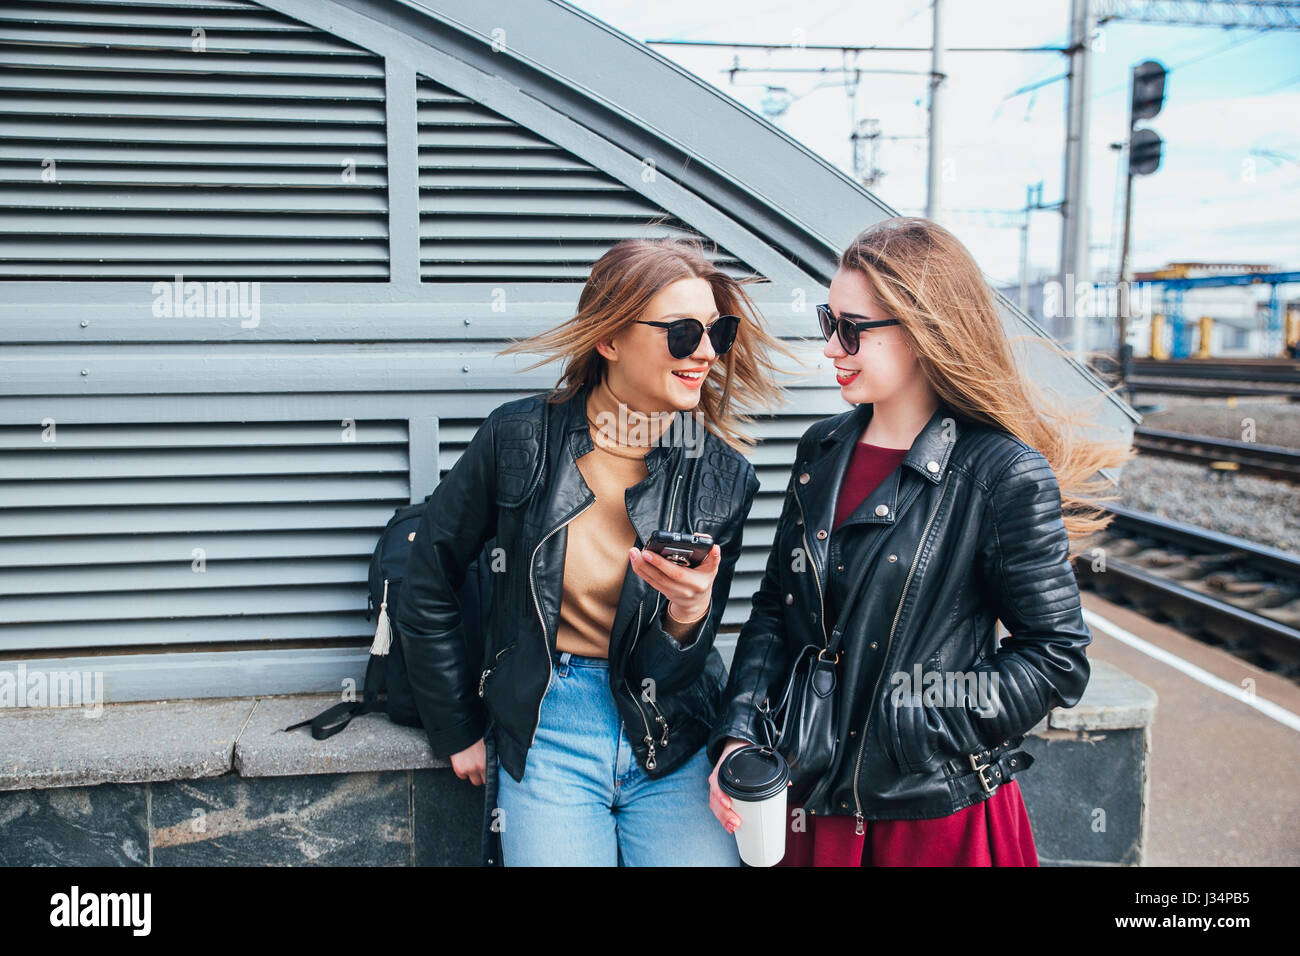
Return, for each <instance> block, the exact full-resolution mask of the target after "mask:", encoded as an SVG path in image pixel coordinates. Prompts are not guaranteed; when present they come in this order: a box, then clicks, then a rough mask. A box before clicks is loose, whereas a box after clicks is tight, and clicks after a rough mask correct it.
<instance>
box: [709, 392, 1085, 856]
mask: <svg viewBox="0 0 1300 956" xmlns="http://www.w3.org/2000/svg"><path fill="white" fill-rule="evenodd" d="M871 414H872V406H871V405H870V404H865V405H859V406H856V407H855V408H854V409H852V410H850V411H847V412H844V413H843V414H840V415H836V416H833V417H830V418H827V419H824V420H822V421H820V422H818V423H816V424H814V425H813V426H812V427H810V428H809V429H808V430H807V432H805V434H804V436H803V438H802V439H801V440H800V442H799V446H798V451H797V454H796V461H795V463H794V468H793V470H792V471H791V474H790V482H789V485H788V488H787V491H786V497H785V503H784V507H783V509H782V512H781V517H780V519H779V523H778V527H777V530H776V536H775V539H774V542H773V546H772V550H771V553H770V555H769V558H768V561H767V568H766V572H765V574H764V577H763V580H762V584H761V586H760V587H759V589H758V592H757V593H756V594H755V595H754V597H753V607H752V611H751V614H750V617H749V620H748V621H747V622H746V624H745V625H744V627H743V628H742V630H741V633H740V636H739V638H738V643H737V647H736V651H735V656H734V659H733V661H732V665H731V672H730V676H729V680H728V683H727V687H726V691H725V693H724V712H723V714H722V717H721V718H720V719H719V721H718V722H717V724H716V725H715V727H714V730H713V733H712V735H711V736H710V742H709V754H710V758H711V759H712V760H713V761H715V762H716V760H717V758H718V756H719V754H720V752H721V749H722V746H723V744H724V743H725V741H726V738H728V737H737V738H740V739H744V740H748V741H751V742H755V743H764V742H767V739H766V735H765V734H764V732H763V730H762V725H761V723H760V721H759V710H760V708H761V709H763V710H770V709H772V707H773V706H774V703H775V700H776V698H777V695H779V694H780V692H781V690H782V688H783V687H784V686H785V681H786V678H787V676H788V669H789V667H790V666H791V664H792V662H793V661H794V659H795V656H796V654H798V653H799V651H800V650H801V649H802V648H805V647H806V646H807V645H814V646H815V647H817V648H823V647H825V646H826V645H827V644H828V643H831V641H832V637H833V636H834V634H835V633H839V634H841V635H842V643H841V645H840V647H841V657H840V661H839V663H838V664H837V666H836V672H837V693H838V694H839V698H838V708H839V709H838V712H837V720H836V722H837V725H838V726H837V737H838V741H837V743H836V746H835V754H834V758H833V761H832V765H831V767H830V769H829V770H827V771H826V772H825V773H824V774H823V775H822V776H821V778H820V779H819V780H818V782H817V784H816V785H815V786H814V787H813V789H812V790H811V792H810V794H809V796H808V798H807V800H806V801H805V802H804V807H805V809H807V810H808V811H809V812H810V813H813V814H831V813H838V814H853V815H855V816H856V817H857V819H858V823H859V832H861V829H862V826H863V821H864V820H867V819H916V818H923V817H940V816H947V815H949V814H951V813H954V812H956V811H958V810H960V809H962V808H963V807H967V806H970V805H971V804H973V803H975V802H977V801H980V800H984V799H987V798H988V797H989V796H990V795H991V794H992V793H993V792H994V791H995V790H996V788H997V786H998V785H999V784H1000V783H1003V782H1005V781H1006V780H1008V779H1009V778H1010V777H1011V776H1012V774H1014V773H1016V772H1019V771H1020V770H1023V769H1025V768H1027V767H1028V766H1029V764H1030V763H1032V759H1033V758H1032V757H1031V756H1030V755H1029V754H1027V753H1026V752H1024V751H1021V750H1016V749H1015V747H1016V746H1017V745H1018V744H1019V743H1020V742H1021V740H1022V739H1023V736H1024V734H1025V733H1026V732H1027V731H1029V730H1030V729H1031V728H1032V727H1033V726H1034V725H1035V724H1037V723H1038V722H1039V721H1040V720H1041V719H1042V718H1043V717H1044V716H1045V715H1046V714H1047V712H1048V711H1049V710H1050V709H1051V708H1053V707H1061V706H1064V707H1070V706H1073V705H1074V704H1075V703H1076V702H1077V701H1078V699H1079V697H1080V696H1081V695H1082V693H1083V690H1084V687H1085V685H1086V684H1087V681H1088V675H1089V667H1088V660H1087V657H1086V655H1085V652H1084V649H1085V647H1086V646H1087V645H1088V644H1089V643H1090V642H1091V634H1090V632H1089V631H1088V628H1087V626H1086V625H1085V623H1084V621H1083V616H1082V606H1081V603H1080V600H1079V591H1078V586H1077V583H1076V580H1075V576H1074V571H1073V568H1072V567H1071V566H1070V563H1069V560H1068V557H1067V551H1068V539H1067V536H1066V532H1065V526H1064V524H1063V522H1062V517H1061V501H1060V492H1059V488H1058V485H1057V482H1056V477H1055V475H1054V474H1053V472H1052V470H1051V468H1050V467H1049V465H1048V463H1047V460H1046V459H1045V458H1044V456H1043V455H1042V454H1041V453H1040V452H1038V451H1037V450H1035V449H1034V448H1032V447H1030V446H1029V445H1027V444H1025V443H1024V442H1022V441H1020V440H1019V439H1017V438H1015V437H1014V436H1012V435H1010V434H1009V433H1007V432H1004V431H1002V430H1000V429H996V428H992V427H989V426H986V425H983V424H980V423H976V422H972V421H970V420H968V419H964V418H962V417H960V416H958V415H957V414H956V413H955V412H954V411H953V410H952V409H951V408H949V407H948V406H947V405H945V404H941V405H940V407H939V408H938V409H937V410H936V411H935V413H934V415H933V417H932V418H931V419H930V421H929V422H928V424H927V425H926V426H925V428H924V429H923V430H922V431H921V433H920V434H919V435H918V436H917V438H916V439H915V441H914V442H913V443H912V446H911V448H910V449H909V451H908V453H907V455H906V456H905V458H904V459H903V462H902V464H901V465H900V466H899V467H898V468H897V469H895V470H894V472H893V473H891V474H890V475H889V476H887V477H886V478H885V479H884V481H883V482H882V483H881V484H880V486H879V487H877V488H876V489H875V490H874V491H873V492H872V493H871V494H869V495H868V496H867V497H866V499H865V500H864V501H863V502H862V503H861V504H860V505H859V506H858V507H857V508H856V509H855V510H854V511H853V512H852V514H850V515H849V517H848V518H846V519H845V521H844V522H843V524H841V525H840V526H839V527H838V528H835V529H834V531H832V530H831V527H832V522H833V520H834V514H835V506H836V498H837V496H838V493H839V489H840V486H841V484H842V483H843V479H844V474H845V471H846V469H847V465H848V462H849V458H850V456H851V454H852V451H853V447H854V444H855V443H856V442H857V441H858V440H859V439H860V436H861V435H862V433H863V430H864V429H865V428H866V426H867V423H868V422H869V421H870V419H871ZM850 582H852V585H851V587H852V588H856V589H858V591H857V596H856V598H855V603H854V604H853V605H852V606H851V607H849V608H848V616H847V618H846V619H840V620H837V621H836V622H835V623H834V627H833V631H832V633H828V632H827V629H826V625H825V623H824V619H825V615H826V594H827V588H828V587H830V586H832V585H834V586H835V587H836V588H837V590H836V592H835V593H837V594H838V593H847V592H844V591H843V590H842V589H844V588H847V587H849V586H850V585H849V583H850ZM997 620H1001V621H1002V622H1003V623H1004V624H1005V625H1006V626H1007V628H1008V630H1009V632H1010V634H1009V636H1008V637H1007V638H1005V639H1004V640H1003V641H1002V642H1001V645H1000V646H998V642H997V637H996V631H995V622H996V621H997Z"/></svg>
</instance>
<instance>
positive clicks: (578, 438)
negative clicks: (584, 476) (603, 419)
mask: <svg viewBox="0 0 1300 956" xmlns="http://www.w3.org/2000/svg"><path fill="white" fill-rule="evenodd" d="M591 389H592V386H591V385H589V384H588V385H583V386H582V388H580V389H579V390H578V391H577V392H576V393H574V395H573V396H571V397H570V398H569V399H568V400H567V401H565V402H564V403H563V404H562V405H561V408H562V410H563V414H562V416H561V418H562V422H563V424H562V425H561V428H562V431H561V436H562V437H563V439H564V444H565V445H566V447H567V448H568V449H569V451H570V453H571V454H572V455H573V458H574V460H575V461H576V460H577V459H579V458H581V457H582V456H583V455H585V454H587V452H589V451H592V450H593V449H594V448H595V447H596V443H595V441H593V440H592V437H591V423H590V422H588V421H587V399H588V398H589V397H590V395H591ZM680 417H681V413H680V412H675V413H674V418H673V421H672V422H671V423H670V425H669V426H668V427H666V428H665V429H664V430H663V435H662V436H661V439H662V441H663V444H655V445H652V446H651V447H650V450H649V451H647V452H646V455H645V466H646V471H647V472H649V473H650V474H651V475H653V474H655V473H656V472H657V471H658V470H659V469H660V468H662V467H663V465H664V463H665V462H666V461H668V460H669V459H670V458H672V457H673V455H674V449H675V448H680V445H681V443H680V442H679V441H675V440H670V439H671V436H674V435H675V434H676V433H677V428H678V426H679V425H680V424H682V423H681V422H680V421H678V419H679V418H680Z"/></svg>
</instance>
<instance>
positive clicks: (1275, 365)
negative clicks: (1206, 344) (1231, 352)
mask: <svg viewBox="0 0 1300 956" xmlns="http://www.w3.org/2000/svg"><path fill="white" fill-rule="evenodd" d="M1126 382H1127V385H1128V387H1129V388H1130V389H1132V390H1134V391H1143V392H1177V393H1181V394H1190V395H1283V396H1287V397H1289V398H1292V399H1295V400H1300V360H1296V359H1282V358H1268V359H1213V358H1209V359H1196V358H1185V359H1152V358H1137V359H1133V364H1132V365H1131V366H1130V368H1129V375H1128V378H1127V379H1126Z"/></svg>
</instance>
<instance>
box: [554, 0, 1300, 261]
mask: <svg viewBox="0 0 1300 956" xmlns="http://www.w3.org/2000/svg"><path fill="white" fill-rule="evenodd" d="M575 6H578V7H579V8H581V9H583V10H585V11H586V12H588V13H589V14H591V15H593V16H595V17H597V18H599V19H601V20H603V21H604V22H606V23H608V24H609V25H611V26H613V27H614V28H615V29H617V30H620V31H621V32H623V33H626V34H628V35H629V36H631V37H633V38H634V39H637V40H640V41H643V42H644V41H648V40H662V39H682V40H710V41H723V42H758V43H774V44H792V43H794V42H797V41H799V40H802V42H803V43H806V44H819V43H825V44H851V45H872V44H876V45H882V46H923V47H928V46H929V44H930V40H931V21H932V16H931V12H930V3H929V2H928V0H891V2H884V0H801V2H799V3H792V2H790V0H782V2H771V0H744V2H740V0H712V2H710V3H708V4H701V3H699V2H698V0H656V2H655V3H652V4H651V3H636V4H629V3H627V2H626V0H576V2H575ZM701 11H703V12H701ZM945 11H946V14H945V23H946V27H945V31H946V39H947V45H948V46H972V47H983V46H998V47H1036V46H1064V45H1065V43H1066V42H1067V40H1068V30H1069V13H1070V4H1069V0H947V3H946V4H945ZM653 49H655V50H656V51H657V52H659V53H660V54H662V55H664V56H666V57H668V58H669V59H672V60H674V61H675V62H677V63H678V64H680V65H681V66H682V67H684V68H686V69H688V70H690V71H691V72H693V73H695V74H696V75H697V76H699V77H701V78H702V79H704V80H706V81H708V82H710V83H712V84H714V85H715V86H717V87H718V88H719V89H720V90H722V91H723V92H724V93H726V94H727V95H729V96H731V97H733V98H734V99H736V100H737V101H739V102H740V103H742V104H744V105H745V106H747V107H749V108H750V109H752V110H754V111H755V112H758V113H761V112H762V104H763V101H764V99H765V97H767V96H768V91H767V87H768V86H783V87H785V88H786V89H787V91H788V94H789V96H790V98H791V102H790V104H789V106H788V107H787V108H786V110H785V112H784V114H783V115H782V116H780V117H779V118H777V119H776V120H775V122H776V123H777V124H778V125H780V126H781V127H782V128H783V129H784V130H785V131H786V132H787V133H788V134H790V135H791V136H793V137H795V138H796V139H798V140H799V141H800V142H802V143H803V144H804V145H805V146H807V147H808V148H810V149H812V150H813V151H815V152H817V153H818V154H820V155H821V156H823V157H824V158H825V159H826V160H828V161H829V162H831V163H833V164H834V165H836V166H838V167H839V168H841V169H842V170H844V171H845V172H846V173H851V171H852V157H851V147H850V141H849V132H850V129H851V128H852V122H851V116H852V115H853V114H852V107H851V101H850V97H849V96H848V95H847V89H846V86H845V85H844V84H843V83H842V82H838V77H832V76H830V75H824V76H823V75H820V74H809V73H793V74H792V73H772V72H751V73H740V74H738V75H737V76H736V77H735V81H734V84H733V82H732V80H731V78H729V77H728V75H727V74H726V72H725V70H726V69H727V68H728V67H729V66H731V65H732V62H733V57H734V56H735V55H736V52H737V51H733V50H723V49H707V48H703V49H702V48H687V47H679V46H661V45H653ZM1093 49H1094V55H1093V57H1092V60H1091V82H1090V87H1091V112H1090V130H1089V148H1088V173H1089V175H1088V180H1089V187H1088V188H1089V195H1088V206H1089V210H1090V233H1091V243H1090V244H1091V246H1092V259H1091V262H1092V269H1093V277H1094V278H1099V277H1100V276H1101V274H1102V273H1103V272H1110V273H1112V274H1113V271H1114V269H1115V267H1116V266H1117V265H1118V261H1119V245H1120V236H1121V233H1122V222H1123V220H1122V210H1123V182H1124V180H1123V176H1122V173H1121V170H1120V166H1119V154H1118V153H1117V152H1116V151H1115V150H1113V149H1112V148H1111V144H1112V143H1116V142H1119V141H1122V140H1123V139H1124V138H1125V136H1126V134H1127V128H1128V84H1129V73H1130V71H1131V69H1132V67H1133V66H1134V65H1136V64H1137V63H1139V62H1141V61H1143V60H1147V59H1153V60H1156V61H1158V62H1160V63H1162V64H1163V65H1164V66H1165V67H1166V68H1167V69H1168V70H1169V75H1168V77H1167V79H1166V84H1165V104H1164V108H1163V110H1162V111H1161V112H1160V114H1159V115H1157V116H1156V117H1154V118H1153V119H1149V120H1142V121H1139V125H1140V126H1142V125H1145V126H1149V127H1150V128H1152V129H1154V130H1155V131H1156V132H1157V133H1158V134H1159V135H1160V136H1161V137H1162V139H1163V140H1164V144H1165V147H1164V156H1163V158H1162V160H1161V166H1160V168H1159V169H1158V170H1157V171H1156V172H1155V173H1154V174H1152V175H1150V176H1142V177H1138V178H1136V179H1135V181H1134V186H1133V196H1134V203H1133V230H1132V240H1131V244H1132V254H1131V255H1132V267H1133V269H1134V271H1138V272H1140V271H1144V270H1148V269H1155V268H1159V267H1161V266H1163V265H1165V264H1166V263H1167V262H1171V261H1213V262H1237V263H1263V264H1268V265H1274V266H1278V267H1281V268H1284V269H1289V270H1300V31H1281V30H1274V31H1255V30H1244V29H1233V30H1225V29H1223V28H1221V27H1194V26H1182V25H1164V24H1146V23H1134V22H1118V21H1116V22H1111V23H1109V24H1107V25H1105V26H1103V27H1101V28H1100V31H1099V33H1098V35H1097V36H1096V38H1095V39H1094V43H1093ZM739 56H740V60H739V62H740V65H741V66H742V67H745V68H749V69H756V68H760V67H775V68H787V67H801V68H804V69H807V68H819V67H828V68H838V67H839V66H840V65H841V63H842V62H843V61H842V59H841V54H840V53H839V52H836V51H807V50H802V51H801V50H795V49H790V50H781V51H775V52H771V53H768V52H764V51H758V50H746V51H740V52H739ZM929 65H930V57H929V54H928V53H885V52H880V53H874V54H872V53H867V54H863V55H861V57H860V58H859V60H858V66H859V67H861V68H863V69H865V70H883V71H891V70H892V71H919V72H917V73H897V72H892V73H891V72H884V73H866V74H864V75H863V77H862V81H861V83H860V85H859V86H858V88H857V94H856V104H855V105H856V116H857V118H858V119H863V118H874V119H877V120H879V122H880V132H881V133H882V135H883V136H884V137H899V138H897V139H882V140H881V141H880V146H879V152H878V156H877V160H876V161H877V165H878V167H879V168H880V169H881V170H882V171H883V173H884V175H883V176H882V177H881V179H880V180H879V182H878V183H877V184H876V185H875V186H874V187H873V191H874V192H875V193H876V195H878V196H879V197H880V198H881V199H883V200H884V201H885V202H887V203H888V204H889V205H891V206H892V207H894V208H895V209H897V210H898V211H899V212H900V213H902V214H904V215H922V214H924V209H925V198H926V197H925V193H926V168H927V166H926V164H927V149H928V145H927V138H926V131H927V127H928V120H927V109H926V108H927V104H928V98H929V97H928V92H927V79H928V78H927V76H926V75H924V74H927V73H928V71H929ZM1066 68H1067V60H1066V58H1065V57H1064V56H1063V55H1062V54H1059V53H1054V52H1049V53H957V52H950V53H949V54H948V55H947V63H946V72H947V74H948V80H947V84H946V93H945V97H946V99H945V100H944V108H943V110H942V115H943V135H944V140H945V142H944V150H943V153H944V157H945V159H946V160H947V178H948V179H949V180H950V181H948V182H945V183H944V184H943V187H942V188H943V192H942V199H941V207H940V213H939V215H938V216H936V218H937V219H938V220H939V221H940V222H941V223H943V224H944V225H945V226H947V227H948V228H949V229H951V230H952V231H953V232H954V233H956V235H957V236H958V238H960V239H961V240H962V241H963V242H964V243H965V244H966V245H967V247H968V248H970V250H971V251H972V253H974V255H975V257H976V259H977V260H978V261H979V263H980V265H981V267H982V268H983V269H984V272H985V274H986V275H988V276H989V277H990V279H992V280H993V281H994V282H995V283H996V284H1007V285H1012V284H1015V283H1016V282H1017V281H1018V277H1019V273H1020V229H1019V225H1020V223H1021V222H1022V221H1023V218H1024V216H1023V212H1021V210H1023V209H1024V206H1025V204H1026V188H1027V187H1029V186H1032V185H1034V184H1037V183H1039V182H1041V183H1042V202H1043V203H1044V204H1052V203H1056V202H1059V201H1060V199H1061V193H1062V185H1061V184H1062V177H1063V172H1064V162H1065V82H1064V80H1063V79H1056V80H1055V81H1053V82H1047V83H1045V84H1044V85H1041V86H1039V87H1038V88H1037V89H1035V90H1033V91H1030V92H1020V93H1017V91H1019V90H1022V89H1023V88H1024V87H1027V86H1030V85H1033V84H1037V83H1041V82H1042V81H1051V80H1053V78H1055V77H1061V76H1063V75H1064V73H1065V72H1066ZM819 84H821V85H820V86H819ZM1060 233H1061V216H1060V214H1059V213H1058V212H1057V211H1055V210H1048V209H1044V210H1038V211H1035V212H1033V213H1031V215H1030V231H1029V237H1030V242H1029V247H1030V251H1029V274H1030V279H1031V281H1032V280H1033V279H1035V278H1037V277H1038V276H1040V275H1048V274H1053V273H1055V271H1056V269H1057V267H1058V264H1059V257H1060Z"/></svg>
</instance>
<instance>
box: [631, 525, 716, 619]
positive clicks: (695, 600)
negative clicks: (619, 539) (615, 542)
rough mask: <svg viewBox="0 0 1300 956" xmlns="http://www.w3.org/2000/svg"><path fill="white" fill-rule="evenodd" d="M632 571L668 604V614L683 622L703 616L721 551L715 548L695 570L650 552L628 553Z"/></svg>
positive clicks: (707, 607) (635, 551)
mask: <svg viewBox="0 0 1300 956" xmlns="http://www.w3.org/2000/svg"><path fill="white" fill-rule="evenodd" d="M628 554H629V556H630V558H631V561H632V570H633V571H635V572H636V573H637V574H638V575H640V577H641V579H642V580H644V581H645V582H646V583H647V584H649V585H650V586H651V587H652V588H654V589H655V590H656V591H658V592H659V593H660V594H662V595H663V596H664V597H666V598H667V599H668V601H669V604H668V613H669V614H671V615H672V616H673V617H674V618H675V619H677V620H678V621H681V622H683V623H687V622H689V621H698V620H699V619H700V618H702V617H704V614H705V612H706V611H708V609H709V604H710V603H711V601H712V598H713V579H714V578H716V577H717V576H718V566H719V565H720V564H721V563H722V548H720V547H719V546H718V545H716V544H715V545H714V546H713V547H711V548H710V549H709V554H708V557H706V558H705V559H704V560H703V561H702V562H700V564H699V565H698V566H697V567H694V568H688V567H685V566H683V565H680V564H675V563H674V562H672V561H669V560H667V559H666V558H664V557H661V556H660V555H657V554H654V553H653V552H651V551H647V550H641V549H638V548H632V549H631V550H630V551H629V552H628Z"/></svg>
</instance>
